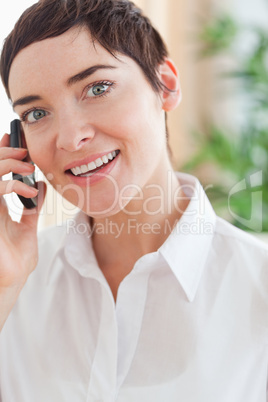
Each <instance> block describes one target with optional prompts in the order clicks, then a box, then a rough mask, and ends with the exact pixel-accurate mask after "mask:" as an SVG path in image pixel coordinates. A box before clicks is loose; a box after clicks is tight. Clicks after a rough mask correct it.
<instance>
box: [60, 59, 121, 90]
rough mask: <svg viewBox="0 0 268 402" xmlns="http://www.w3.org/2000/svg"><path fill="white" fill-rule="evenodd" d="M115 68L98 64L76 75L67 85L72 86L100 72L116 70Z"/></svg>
mask: <svg viewBox="0 0 268 402" xmlns="http://www.w3.org/2000/svg"><path fill="white" fill-rule="evenodd" d="M115 68H116V67H115V66H110V65H105V64H96V65H95V66H92V67H89V68H86V69H85V70H83V71H81V72H80V73H78V74H75V75H74V76H73V77H71V78H69V79H68V80H67V85H68V86H71V85H73V84H76V83H77V82H79V81H82V80H84V79H85V78H88V77H89V76H90V75H92V74H94V73H95V72H96V71H98V70H105V69H107V70H112V69H115Z"/></svg>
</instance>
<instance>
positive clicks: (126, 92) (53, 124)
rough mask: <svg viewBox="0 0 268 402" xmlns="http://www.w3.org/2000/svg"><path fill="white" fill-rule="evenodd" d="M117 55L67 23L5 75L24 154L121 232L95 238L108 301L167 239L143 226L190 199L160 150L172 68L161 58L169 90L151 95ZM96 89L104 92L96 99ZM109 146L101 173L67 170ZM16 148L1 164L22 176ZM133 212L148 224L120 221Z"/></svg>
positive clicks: (173, 98)
mask: <svg viewBox="0 0 268 402" xmlns="http://www.w3.org/2000/svg"><path fill="white" fill-rule="evenodd" d="M117 56H118V57H117V58H114V57H113V56H112V55H111V54H109V53H108V52H107V51H106V50H105V49H104V48H102V47H101V46H100V45H99V44H98V43H94V45H93V43H92V40H91V37H90V33H89V32H88V31H87V30H85V29H77V28H73V29H71V30H69V31H67V32H66V33H64V34H63V35H61V36H58V37H56V38H52V39H47V40H44V41H41V42H37V43H34V44H32V45H30V46H28V47H27V48H25V49H23V50H22V51H21V52H20V53H19V54H18V55H17V56H16V58H15V59H14V61H13V63H12V66H11V70H10V76H9V88H10V93H11V98H12V101H13V102H14V110H15V111H16V113H18V115H19V116H20V117H21V119H22V120H24V121H23V123H22V124H23V129H24V133H25V139H26V142H27V147H28V150H29V153H30V155H31V159H32V160H33V161H34V163H36V164H37V165H38V166H39V168H40V169H41V170H42V171H43V173H44V174H45V175H46V176H47V177H48V178H49V180H50V182H51V184H52V185H53V187H54V188H55V189H56V190H57V191H58V192H60V193H61V194H62V195H63V196H64V197H65V198H66V199H68V201H70V202H71V203H73V204H74V205H78V206H79V208H81V209H82V210H83V211H84V212H85V213H86V214H87V215H88V216H90V217H91V218H92V222H93V224H97V225H98V224H104V223H105V222H106V223H107V222H109V223H112V224H114V225H117V227H119V226H120V228H122V230H121V233H120V235H118V237H117V238H115V236H114V234H112V233H110V232H109V231H108V233H107V232H106V233H97V232H95V233H94V234H93V247H94V250H95V253H96V257H97V260H98V262H99V266H100V268H101V269H102V271H103V273H104V275H105V276H106V279H107V281H108V283H109V285H110V287H111V290H112V293H113V295H114V298H115V299H116V294H117V289H118V286H119V284H120V282H121V281H122V280H123V278H124V277H125V276H126V275H127V274H128V273H129V272H130V271H131V269H132V268H133V265H134V264H135V261H137V259H138V258H139V257H141V256H142V255H144V254H146V253H149V252H153V251H155V250H157V248H158V247H159V246H160V245H161V244H162V243H163V241H164V240H165V239H166V237H167V236H168V233H164V232H163V230H162V229H161V230H160V232H157V234H156V233H154V230H150V228H152V227H154V228H155V226H153V225H155V224H159V225H160V227H163V222H165V219H168V221H169V223H170V225H172V224H173V223H174V222H175V221H176V219H178V218H179V217H180V216H181V214H182V213H183V211H184V210H185V208H186V206H187V203H188V200H187V199H186V198H185V197H184V194H183V192H182V191H181V190H180V187H179V183H178V180H177V178H176V177H175V173H174V171H173V169H172V167H171V164H170V160H169V156H168V151H167V147H166V135H165V111H170V110H173V109H174V108H175V107H176V106H177V105H178V103H179V100H180V90H179V82H178V75H177V71H176V68H175V67H174V65H173V63H172V61H171V60H168V59H167V60H166V61H165V63H163V64H162V65H161V66H159V77H160V79H161V81H162V82H163V84H165V85H166V86H167V87H168V88H170V89H172V90H173V92H164V91H163V92H160V93H156V92H155V91H153V89H152V87H151V85H150V84H149V83H148V81H147V80H146V78H145V76H144V74H143V72H142V70H141V69H140V68H139V66H138V65H137V64H136V63H135V62H134V61H133V60H132V59H130V58H129V57H126V56H124V55H117ZM29 60H31V63H29ZM96 65H97V66H106V67H105V68H97V69H96V71H94V72H93V74H90V75H88V74H87V76H85V74H84V76H83V77H81V76H79V78H78V76H77V75H78V74H79V73H80V72H81V71H85V70H87V69H89V68H91V67H92V66H96ZM91 72H92V71H91ZM72 77H75V78H72ZM71 78H72V79H71ZM97 84H99V85H101V87H99V88H97V87H96V85H97ZM97 89H100V90H101V96H100V95H96V93H97V92H96V90H97ZM94 91H95V92H94ZM29 96H31V97H32V98H31V99H30V100H29V98H27V99H26V97H29ZM22 99H23V101H22ZM18 100H19V102H18ZM26 101H27V102H26ZM22 103H23V104H22ZM33 108H34V109H35V111H33ZM37 117H38V119H37ZM3 145H7V144H6V143H3ZM3 145H2V147H3ZM3 149H5V152H7V150H6V147H4V148H2V150H1V151H2V157H1V156H0V157H1V158H2V159H4V160H5V158H6V157H7V156H6V155H7V154H4V151H3ZM112 151H116V152H118V151H119V154H118V156H117V157H116V158H115V160H114V161H113V162H112V163H111V164H110V165H109V167H108V168H105V169H104V170H103V171H101V172H100V174H95V175H93V176H91V177H90V178H82V179H81V178H77V177H75V176H73V175H72V174H70V171H69V170H68V169H69V168H70V167H75V166H80V165H82V164H83V163H84V162H87V163H88V162H89V161H91V160H94V159H96V158H97V157H99V156H100V155H104V154H107V153H109V152H112ZM15 152H16V151H15V150H12V152H11V154H10V155H9V156H10V157H11V161H12V162H10V163H9V168H8V169H6V170H14V167H15V166H16V168H17V170H18V171H19V172H20V173H21V172H22V170H23V168H22V165H21V164H23V166H24V167H25V166H26V165H25V163H23V162H20V159H22V154H20V153H17V154H16V153H15ZM19 152H22V151H19ZM6 163H7V162H6ZM0 168H1V165H0ZM3 171H4V170H3V169H2V173H1V171H0V174H3ZM103 172H104V173H103ZM14 191H15V192H18V190H17V188H15V189H14ZM27 191H29V189H28V188H26V186H23V185H21V188H20V193H21V195H24V196H29V194H27ZM2 193H4V190H2ZM159 194H161V197H160V196H159ZM168 194H169V196H168ZM175 194H176V198H175V197H174V195H175ZM170 195H171V196H170ZM178 195H179V197H178ZM168 197H169V199H168ZM170 199H171V200H172V201H171V202H170ZM133 218H134V219H135V220H136V223H137V224H140V225H144V224H146V225H149V226H147V227H146V228H147V230H146V231H139V233H137V231H136V232H135V230H134V231H132V232H131V233H130V231H129V229H128V225H127V223H128V222H129V220H130V219H133ZM28 219H29V220H30V219H32V220H33V219H36V217H33V216H31V217H29V218H28ZM34 226H35V225H34ZM141 227H142V226H141ZM9 258H10V257H9ZM33 265H34V263H32V264H31V266H33ZM31 269H32V268H31Z"/></svg>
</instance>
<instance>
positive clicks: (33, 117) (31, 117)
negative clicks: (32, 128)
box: [25, 109, 47, 123]
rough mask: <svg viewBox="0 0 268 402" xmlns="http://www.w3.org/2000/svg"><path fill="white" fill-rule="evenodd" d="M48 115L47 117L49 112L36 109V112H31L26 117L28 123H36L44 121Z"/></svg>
mask: <svg viewBox="0 0 268 402" xmlns="http://www.w3.org/2000/svg"><path fill="white" fill-rule="evenodd" d="M46 115H47V112H45V111H44V110H42V109H35V110H32V111H31V112H29V113H27V115H26V116H25V120H26V121H27V122H28V123H35V122H36V121H37V120H40V119H42V118H43V117H45V116H46Z"/></svg>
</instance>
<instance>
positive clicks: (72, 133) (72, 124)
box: [56, 112, 95, 152]
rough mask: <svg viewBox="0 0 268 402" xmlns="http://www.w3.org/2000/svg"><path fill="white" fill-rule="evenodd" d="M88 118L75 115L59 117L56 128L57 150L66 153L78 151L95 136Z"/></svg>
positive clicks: (93, 128)
mask: <svg viewBox="0 0 268 402" xmlns="http://www.w3.org/2000/svg"><path fill="white" fill-rule="evenodd" d="M88 117H89V116H81V115H80V114H76V113H73V112H72V113H71V112H70V113H69V114H68V115H67V114H66V113H64V115H62V116H60V117H59V119H58V127H57V140H56V141H57V144H56V146H57V148H58V149H59V150H64V151H68V152H75V151H78V150H80V149H81V148H82V147H83V146H84V145H85V144H86V143H88V142H90V141H92V139H93V138H94V136H95V127H94V125H93V124H92V123H90V121H89V118H88Z"/></svg>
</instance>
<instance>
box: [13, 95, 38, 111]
mask: <svg viewBox="0 0 268 402" xmlns="http://www.w3.org/2000/svg"><path fill="white" fill-rule="evenodd" d="M41 99H42V98H41V96H39V95H28V96H23V97H22V98H19V99H17V100H16V101H15V102H14V103H13V104H12V107H13V109H15V107H16V106H21V105H27V104H28V103H31V102H34V101H37V100H41Z"/></svg>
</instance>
